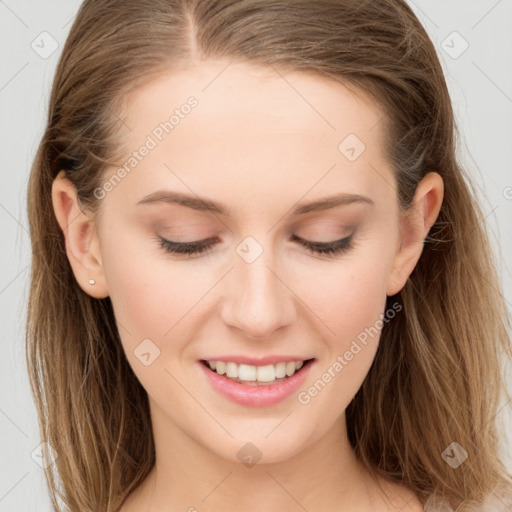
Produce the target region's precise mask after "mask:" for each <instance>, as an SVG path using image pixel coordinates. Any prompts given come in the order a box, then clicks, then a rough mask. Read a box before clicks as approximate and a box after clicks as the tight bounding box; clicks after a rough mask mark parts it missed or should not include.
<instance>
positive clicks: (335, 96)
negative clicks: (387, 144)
mask: <svg viewBox="0 0 512 512" xmlns="http://www.w3.org/2000/svg"><path fill="white" fill-rule="evenodd" d="M190 98H193V102H192V103H191V102H190ZM187 100H188V102H187ZM191 104H194V106H193V107H192V108H191V107H190V105H191ZM187 105H188V106H187ZM120 116H121V117H122V120H123V123H124V126H125V127H124V128H122V139H123V141H125V144H126V148H127V153H126V157H127V161H128V158H129V157H130V154H131V153H132V152H133V151H137V150H138V148H140V147H142V146H143V145H148V144H147V143H148V141H149V140H151V143H150V146H151V149H150V150H149V151H147V152H146V151H145V153H146V155H145V156H144V157H143V158H142V159H140V160H138V161H137V162H135V161H132V163H134V164H135V166H134V171H135V172H133V171H132V172H130V175H129V177H128V178H127V179H125V180H123V183H122V186H123V188H124V189H125V190H124V195H125V196H126V195H128V196H129V197H130V198H131V199H132V200H133V202H135V201H136V200H137V199H140V197H142V195H143V194H144V193H150V192H152V191H154V190H156V188H157V187H160V186H162V185H167V186H168V187H169V188H171V189H174V190H181V191H184V192H191V191H192V192H195V193H197V194H198V195H201V196H215V197H216V198H218V199H219V200H220V201H223V198H225V200H226V202H228V203H230V204H232V203H233V200H235V201H236V200H238V201H239V202H240V205H241V206H242V205H243V204H244V201H245V199H247V198H248V197H254V196H255V195H256V196H258V195H259V196H261V197H266V198H268V199H276V200H279V201H280V202H281V203H283V202H284V203H286V204H288V203H290V204H293V203H294V202H296V201H298V200H299V199H300V197H301V196H303V195H304V194H305V193H307V192H308V190H311V195H314V196H315V197H320V196H322V195H326V194H329V193H331V192H332V190H333V187H336V191H342V192H353V193H366V194H371V193H372V192H373V193H374V194H378V189H379V188H381V187H382V185H383V184H386V186H387V188H389V189H393V184H392V181H393V180H392V173H391V169H390V167H389V164H388V163H387V162H386V159H385V158H384V147H383V137H382V131H381V130H382V126H383V123H380V121H381V120H382V119H383V113H382V111H381V110H380V108H379V107H378V106H377V105H376V104H375V103H374V102H372V101H371V100H370V98H369V96H367V95H366V94H364V93H363V92H362V91H357V94H355V93H354V92H353V91H352V90H350V89H348V88H346V87H345V86H344V85H342V84H341V83H337V82H334V81H332V80H328V79H326V78H324V77H320V76H318V75H315V74H313V73H305V72H289V71H287V72H284V71H280V70H278V69H277V68H274V67H271V66H268V67H263V66H256V65H254V64H248V63H240V62H230V61H222V60H220V61H202V62H196V63H194V64H189V65H187V66H184V67H182V68H179V69H175V70H172V71H169V72H168V73H163V74H160V75H159V76H158V77H156V78H154V79H153V80H151V81H149V82H148V83H146V84H145V85H143V86H141V87H139V88H137V89H136V90H134V91H132V92H131V93H130V94H129V95H128V96H127V97H126V98H125V102H124V109H123V111H122V112H120ZM354 157H355V158H354ZM386 174H387V177H386ZM379 175H380V177H379ZM187 189H188V190H187ZM230 191H236V198H233V197H232V195H231V196H229V192H230ZM389 192H390V193H391V194H393V193H394V191H393V190H390V191H389Z"/></svg>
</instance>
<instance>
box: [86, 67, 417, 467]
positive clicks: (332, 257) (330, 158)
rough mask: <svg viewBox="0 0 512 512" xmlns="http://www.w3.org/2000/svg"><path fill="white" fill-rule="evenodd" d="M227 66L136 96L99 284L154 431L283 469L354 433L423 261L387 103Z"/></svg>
mask: <svg viewBox="0 0 512 512" xmlns="http://www.w3.org/2000/svg"><path fill="white" fill-rule="evenodd" d="M226 64H227V62H221V61H206V62H201V63H200V64H194V65H191V66H189V67H186V68H183V69H181V70H179V71H176V70H175V71H173V72H172V73H169V74H167V75H162V76H160V77H159V78H158V79H155V80H153V81H152V82H150V83H148V84H146V85H145V86H144V87H142V88H139V89H137V90H136V91H133V92H132V93H131V94H130V96H129V97H127V98H126V99H127V101H126V103H125V104H126V108H125V111H124V112H121V113H120V116H121V117H122V120H123V123H122V126H121V128H120V129H121V136H122V138H123V141H124V143H125V147H126V148H127V152H126V163H127V166H126V167H125V168H124V172H122V171H120V170H119V168H110V169H108V170H107V171H106V173H105V179H106V180H110V181H109V183H110V185H108V184H107V185H104V186H103V187H102V188H101V190H97V196H98V197H100V203H101V207H100V209H101V215H100V217H99V218H98V219H97V221H96V233H95V236H96V237H97V261H98V265H99V266H98V273H100V274H101V276H100V281H99V284H100V285H102V286H104V287H105V294H106V295H109V296H110V298H111V301H112V304H113V307H114V311H115V317H116V321H117V323H118V328H119V332H120V336H121V340H122V344H123V347H124V350H125V353H126V357H127V359H128V361H129V364H130V365H131V367H132V368H133V371H134V372H135V374H136V376H137V378H138V379H139V380H140V382H141V384H142V386H143V387H144V388H145V389H146V391H147V393H148V396H149V399H150V403H151V410H152V420H153V422H154V424H155V423H158V428H160V429H161V430H162V431H164V430H167V431H171V430H175V431H180V432H181V433H183V434H184V435H185V436H187V437H188V438H190V439H192V440H194V441H195V442H196V443H198V444H199V445H200V446H201V447H203V448H206V449H208V450H209V451H211V452H213V453H216V454H218V455H220V456H222V457H224V458H226V459H229V460H241V459H240V457H241V456H244V452H243V451H242V452H240V448H241V447H243V446H244V445H245V443H247V442H251V443H252V444H253V445H254V446H255V447H256V448H254V447H248V445H247V446H245V447H244V450H246V451H247V450H248V451H249V452H250V451H251V450H254V451H255V452H256V449H257V450H258V452H260V455H261V457H262V459H261V462H275V461H280V460H285V459H287V458H290V457H292V456H293V455H295V454H297V453H299V452H300V451H301V450H304V449H305V448H307V447H308V446H312V445H313V444H314V443H316V442H318V441H319V440H320V439H321V438H323V437H324V436H326V435H328V433H329V432H332V431H334V430H335V429H337V428H338V427H339V425H340V424H342V422H343V421H344V411H345V408H346V407H347V405H348V404H349V402H350V401H351V400H352V398H353V397H354V395H355V393H356V392H357V390H358V389H359V387H360V386H361V384H362V382H363V380H364V378H365V376H366V375H367V373H368V371H369V368H370V366H371V363H372V361H373V359H374V356H375V352H376V350H377V346H378V343H379V335H380V328H381V327H382V325H383V322H382V315H384V314H386V311H385V303H386V296H387V295H391V294H394V293H396V292H397V291H399V289H400V288H401V287H402V286H403V283H404V282H405V280H406V278H407V276H408V274H409V273H410V272H411V271H412V268H413V267H414V264H415V262H416V260H417V258H418V257H419V253H420V252H421V249H418V248H417V247H416V246H414V250H413V249H411V250H410V252H409V253H408V254H405V253H404V247H409V246H410V247H413V245H412V244H410V245H409V246H408V245H407V244H404V238H403V235H404V232H405V231H404V229H405V228H404V225H403V224H401V222H402V221H401V216H400V214H399V209H398V202H397V192H396V186H395V178H394V173H393V170H392V168H391V166H390V164H389V162H388V161H387V159H386V155H385V151H384V145H383V133H382V131H381V130H382V124H383V123H380V122H379V121H380V120H381V119H382V116H383V113H382V111H381V110H380V109H379V108H378V106H377V105H376V104H374V103H372V102H371V101H370V100H369V99H368V98H367V97H366V96H365V95H364V94H362V93H361V94H357V95H355V94H354V93H353V92H350V91H349V90H348V89H347V88H345V87H344V86H342V85H340V84H336V83H334V82H330V81H327V80H325V79H323V78H321V77H318V76H314V75H310V74H304V73H287V74H286V75H285V76H284V77H283V76H281V75H280V74H278V73H277V72H274V71H273V70H271V69H266V68H265V69H264V68H259V67H256V66H254V65H250V64H246V63H231V64H230V65H228V66H227V67H226ZM187 100H188V102H187ZM171 116H174V117H171ZM144 148H146V149H144ZM124 163H125V162H122V163H121V165H122V164H124ZM114 175H116V176H117V177H114ZM420 245H422V244H421V243H420ZM186 251H188V252H186ZM193 251H195V252H193ZM98 276H99V274H96V275H95V276H93V277H96V278H97V279H98ZM89 277H90V276H89ZM101 283H103V284H101ZM84 289H86V290H87V291H88V292H89V293H90V292H91V289H90V287H88V285H87V284H85V285H84ZM399 314H400V312H399V311H398V310H396V311H393V315H392V316H394V315H399ZM219 361H220V363H219ZM209 362H210V363H211V365H210V364H209ZM294 363H297V364H294ZM301 365H302V366H301ZM210 366H213V367H214V368H215V370H212V369H211V368H209V367H210ZM223 372H227V375H229V377H228V376H226V374H224V375H219V373H223ZM286 372H288V373H287V374H286ZM293 372H295V373H293ZM285 374H286V375H285ZM283 375H284V376H283ZM329 376H330V377H329ZM254 379H256V380H254ZM240 381H242V382H240ZM249 455H251V453H249ZM258 456H259V455H258Z"/></svg>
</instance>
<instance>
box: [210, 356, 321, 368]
mask: <svg viewBox="0 0 512 512" xmlns="http://www.w3.org/2000/svg"><path fill="white" fill-rule="evenodd" d="M308 359H314V358H313V357H303V356H297V355H290V356H281V355H275V356H261V357H250V356H245V355H231V356H229V355H228V356H224V355H219V356H213V357H205V358H204V359H202V361H224V362H226V363H237V364H249V365H251V366H265V365H267V364H276V363H282V362H285V363H287V362H290V361H307V360H308Z"/></svg>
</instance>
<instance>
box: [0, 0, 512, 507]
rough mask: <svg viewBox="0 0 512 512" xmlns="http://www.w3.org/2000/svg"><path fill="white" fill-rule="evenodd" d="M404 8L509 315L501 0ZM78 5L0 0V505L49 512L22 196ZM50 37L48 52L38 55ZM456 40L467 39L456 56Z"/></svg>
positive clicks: (511, 425)
mask: <svg viewBox="0 0 512 512" xmlns="http://www.w3.org/2000/svg"><path fill="white" fill-rule="evenodd" d="M409 3H410V5H411V6H412V7H413V9H414V11H415V12H416V13H417V14H418V17H419V18H420V20H421V21H422V22H423V24H424V26H425V27H426V29H427V30H428V32H429V34H430V36H431V38H432V40H433V41H434V43H435V45H436V47H437V49H438V53H439V55H440V58H441V60H442V63H443V66H444V69H445V72H446V78H447V81H448V86H449V88H450V93H451V95H452V100H453V103H454V107H455V110H456V115H457V122H458V125H459V128H460V130H461V141H460V146H459V154H460V159H461V161H462V163H463V164H464V165H465V166H466V168H467V169H468V171H469V172H470V174H471V175H472V176H473V178H474V183H475V185H476V186H477V188H478V191H479V194H480V197H481V204H482V208H483V211H484V212H485V214H486V222H487V223H488V227H489V230H490V232H491V237H492V242H493V245H494V250H495V253H496V257H497V259H498V264H499V271H500V275H501V280H502V284H503V291H504V297H505V298H506V300H507V302H508V306H509V312H510V311H511V305H512V274H511V265H510V262H511V261H512V223H511V219H512V170H511V164H512V30H510V27H511V26H512V0H474V1H471V2H468V1H467V0H421V1H420V0H415V1H414V2H413V1H410V2H409ZM79 4H80V2H79V1H77V0H58V1H57V0H53V1H49V0H46V1H41V0H30V1H29V0H22V1H15V0H0V43H1V44H0V55H1V57H0V62H1V66H0V109H1V110H0V111H1V119H2V122H1V124H0V138H1V140H2V141H3V144H2V151H1V153H0V169H1V173H2V174H1V179H2V186H1V187H0V223H1V234H2V251H1V252H0V301H1V304H0V307H1V311H2V322H1V331H0V336H1V347H2V352H1V353H2V357H1V358H0V365H1V366H0V375H1V387H0V389H1V390H2V391H1V394H0V429H1V430H0V432H1V434H2V435H1V436H0V459H1V461H2V464H1V467H0V511H9V512H16V511H34V512H35V511H45V510H50V501H49V498H48V493H47V491H46V484H45V480H44V474H43V470H42V468H41V467H40V466H39V465H38V464H37V463H36V462H35V461H34V459H33V456H32V453H33V452H34V450H37V447H38V445H39V444H40V435H39V430H38V423H37V416H36V413H35V406H34V403H33V400H32V396H31V393H30V390H29V385H28V377H27V372H26V367H25V352H24V328H25V314H26V303H27V298H28V282H29V274H30V270H29V264H30V240H29V235H28V222H27V216H26V211H25V210H26V203H25V201H26V186H27V180H28V176H29V169H30V165H31V163H32V160H33V157H34V154H35V150H36V147H37V143H38V141H39V138H40V136H41V134H42V130H43V126H44V122H45V119H46V114H47V104H48V98H49V91H50V84H51V80H52V77H53V73H54V71H55V66H56V63H57V60H58V56H59V54H60V50H61V47H62V45H63V43H64V41H65V38H66V35H67V32H68V30H69V28H70V26H71V20H72V19H73V17H74V15H75V13H76V10H77V8H78V6H79ZM454 31H456V32H457V33H458V34H453V32H454ZM43 32H47V33H48V34H50V36H48V35H44V34H43V35H41V33H43ZM52 40H55V41H56V42H57V43H58V48H57V49H56V50H55V51H54V52H53V53H52V54H51V55H46V54H45V53H44V52H49V51H50V50H51V44H52ZM464 41H466V42H467V44H468V45H469V46H468V48H467V49H466V51H464V52H463V53H462V50H463V49H464V48H465V45H466V43H465V42H464ZM459 54H460V55H459ZM511 409H512V407H511V404H507V403H506V402H505V401H503V407H502V409H501V410H500V412H499V416H500V418H499V419H500V420H502V421H503V422H504V423H506V425H507V427H508V432H512V414H511ZM511 437H512V436H510V437H508V438H504V439H503V440H502V449H503V453H504V457H505V458H506V461H507V462H508V466H509V467H510V468H511V469H512V458H511V457H510V451H511V450H510V446H509V444H510V440H511ZM34 458H35V459H36V460H37V451H36V455H34Z"/></svg>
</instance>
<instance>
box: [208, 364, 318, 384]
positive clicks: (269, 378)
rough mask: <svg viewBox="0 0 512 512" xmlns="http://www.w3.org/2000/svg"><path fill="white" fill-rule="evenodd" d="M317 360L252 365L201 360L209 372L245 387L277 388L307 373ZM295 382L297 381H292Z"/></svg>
mask: <svg viewBox="0 0 512 512" xmlns="http://www.w3.org/2000/svg"><path fill="white" fill-rule="evenodd" d="M314 360H315V358H311V359H305V360H290V361H279V362H276V363H274V364H272V363H271V364H265V365H251V364H243V363H242V364H238V363H235V362H234V361H216V360H206V359H201V360H200V363H201V364H202V365H203V366H204V367H205V368H207V370H208V371H210V372H212V373H213V374H215V375H218V376H221V377H223V378H224V379H226V380H228V381H232V382H235V383H238V384H242V385H245V386H267V387H268V386H275V385H278V384H280V383H282V382H285V381H288V380H289V379H291V378H292V377H294V376H297V375H298V374H301V373H305V372H307V369H308V368H309V366H310V365H311V364H312V362H313V361H314ZM292 380H295V379H292Z"/></svg>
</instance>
